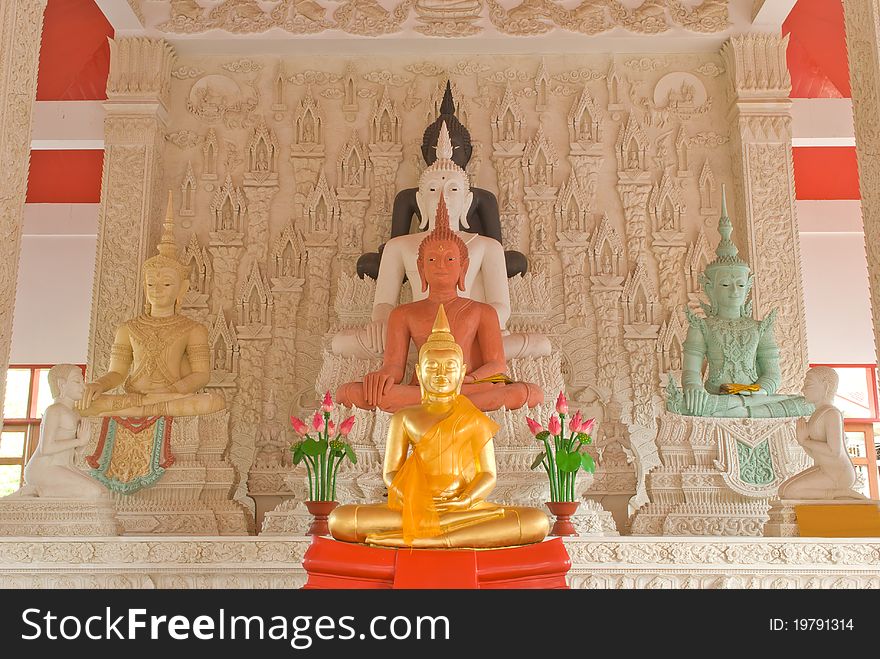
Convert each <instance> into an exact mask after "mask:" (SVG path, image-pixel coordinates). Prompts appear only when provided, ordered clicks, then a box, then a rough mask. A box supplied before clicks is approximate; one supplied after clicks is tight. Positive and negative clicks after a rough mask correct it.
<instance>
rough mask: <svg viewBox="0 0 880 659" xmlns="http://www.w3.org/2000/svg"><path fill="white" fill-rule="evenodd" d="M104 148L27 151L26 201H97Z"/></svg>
mask: <svg viewBox="0 0 880 659" xmlns="http://www.w3.org/2000/svg"><path fill="white" fill-rule="evenodd" d="M103 166H104V151H103V150H98V149H91V150H80V151H31V168H30V174H29V175H28V190H27V203H29V204H96V203H98V202H99V201H101V177H102V168H103Z"/></svg>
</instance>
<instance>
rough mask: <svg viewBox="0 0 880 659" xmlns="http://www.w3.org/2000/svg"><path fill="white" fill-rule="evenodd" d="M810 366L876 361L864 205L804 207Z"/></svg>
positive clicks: (801, 219)
mask: <svg viewBox="0 0 880 659" xmlns="http://www.w3.org/2000/svg"><path fill="white" fill-rule="evenodd" d="M797 212H798V223H799V226H800V230H801V259H802V265H803V275H804V297H805V302H806V311H807V342H808V344H809V355H810V361H811V362H813V363H825V364H866V363H874V362H875V361H876V358H875V354H874V335H873V331H872V328H871V307H870V296H869V293H868V265H867V260H866V258H865V237H864V234H863V233H862V216H861V205H860V203H859V202H858V201H798V202H797Z"/></svg>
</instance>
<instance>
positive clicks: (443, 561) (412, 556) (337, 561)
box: [303, 537, 571, 588]
mask: <svg viewBox="0 0 880 659" xmlns="http://www.w3.org/2000/svg"><path fill="white" fill-rule="evenodd" d="M303 567H305V569H306V572H307V573H308V575H309V579H308V581H307V582H306V585H305V587H306V588H567V587H568V586H567V585H566V583H565V575H566V574H567V573H568V570H569V569H570V568H571V559H570V558H569V556H568V552H566V551H565V546H564V545H563V544H562V540H561V539H560V538H553V539H551V540H545V541H544V542H539V543H537V544H534V545H526V546H524V547H512V548H508V549H482V550H475V549H447V550H442V549H382V548H378V547H368V546H366V545H355V544H351V543H348V542H339V541H337V540H332V539H330V538H322V537H315V538H313V539H312V544H311V546H310V547H309V548H308V550H307V551H306V555H305V559H304V560H303Z"/></svg>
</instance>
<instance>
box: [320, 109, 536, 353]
mask: <svg viewBox="0 0 880 659" xmlns="http://www.w3.org/2000/svg"><path fill="white" fill-rule="evenodd" d="M441 193H442V194H443V197H444V199H445V201H446V207H447V210H448V211H449V224H450V227H451V228H452V230H453V231H455V232H456V233H457V234H458V235H459V237H461V239H462V240H463V241H464V242H465V244H466V245H467V248H468V260H469V262H470V266H469V268H468V274H467V278H466V280H465V290H464V291H463V292H461V296H462V297H467V298H471V299H473V300H477V301H479V302H485V303H486V304H488V305H490V306H492V307H493V308H494V309H495V311H496V312H497V313H498V322H499V324H500V326H501V332H502V335H503V337H504V351H505V355H506V357H507V359H512V358H516V357H540V356H545V355H549V354H550V341H549V339H547V337H545V336H543V335H537V334H510V333H509V332H508V331H507V329H506V326H507V320H508V319H509V318H510V289H509V287H508V283H507V265H506V263H505V259H504V248H503V247H502V246H501V243H499V242H498V241H497V240H494V239H492V238H487V237H486V236H481V235H480V234H477V233H470V232H467V231H461V227H462V226H464V227H467V226H468V224H467V213H468V209H469V208H470V206H471V202H472V200H473V193H472V192H471V189H470V185H469V183H468V176H467V173H466V172H465V171H464V170H463V169H461V167H459V166H458V165H457V164H455V163H454V162H453V161H452V142H451V141H450V139H449V131H448V130H447V128H446V124H445V123H444V124H443V125H442V126H441V129H440V138H439V139H438V141H437V160H436V161H435V162H434V164H433V165H431V166H430V167H428V168H427V169H426V170H425V171H424V172H423V173H422V175H421V177H420V178H419V190H418V192H417V193H416V201H417V203H418V206H419V213H420V214H421V218H422V220H421V224H420V225H419V228H420V229H423V231H421V232H419V233H413V234H408V235H405V236H398V237H397V238H392V239H391V240H389V241H388V242H387V243H386V244H385V248H384V250H383V251H382V262H381V265H380V267H379V277H378V279H377V280H376V295H375V297H374V299H373V312H372V322H371V323H369V324H368V325H366V326H364V327H360V328H355V329H349V330H343V331H342V332H339V333H338V334H337V335H336V336H334V337H333V342H332V346H331V347H332V350H333V353H334V354H337V355H341V356H343V357H358V358H361V359H375V358H378V357H381V356H382V354H383V353H384V352H385V332H386V329H387V322H388V316H389V315H390V314H391V311H392V310H393V309H394V308H395V307H396V306H397V303H398V298H399V296H400V287H401V285H402V284H403V281H404V277H406V278H407V279H408V280H409V285H410V287H411V289H412V299H413V301H418V300H422V299H424V298H425V297H426V296H427V289H426V288H425V287H423V286H422V282H421V278H420V277H419V271H418V267H417V266H416V260H417V257H418V252H419V245H420V244H421V242H422V240H423V239H424V238H425V236H427V235H428V234H429V233H430V232H431V231H433V230H434V223H435V215H436V212H437V205H438V203H439V201H440V195H441Z"/></svg>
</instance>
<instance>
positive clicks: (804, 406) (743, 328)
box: [666, 191, 813, 418]
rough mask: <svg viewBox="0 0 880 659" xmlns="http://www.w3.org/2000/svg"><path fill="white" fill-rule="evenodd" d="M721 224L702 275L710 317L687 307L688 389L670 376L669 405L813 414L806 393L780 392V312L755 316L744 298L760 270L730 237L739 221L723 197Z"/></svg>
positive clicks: (704, 411)
mask: <svg viewBox="0 0 880 659" xmlns="http://www.w3.org/2000/svg"><path fill="white" fill-rule="evenodd" d="M722 195H723V191H722ZM718 231H719V233H720V234H721V241H720V242H719V243H718V248H717V249H716V250H715V253H716V255H717V258H716V259H715V260H714V261H713V262H712V263H710V264H709V265H707V266H706V269H705V271H704V273H703V274H702V275H701V276H700V282H701V283H702V285H703V290H704V291H705V293H706V296H707V297H708V298H709V300H710V304H708V305H703V309H704V311H705V312H706V317H705V318H700V317H698V316H696V315H695V314H694V313H692V312H691V311H690V309H686V310H685V311H686V313H687V317H688V322H689V324H690V327H689V328H688V333H687V337H686V338H685V341H684V346H683V347H684V357H683V360H682V373H681V380H682V388H683V390H684V392H683V393H682V392H681V391H679V390H678V388H677V387H676V385H675V381H674V379H673V378H670V380H669V386H668V387H667V401H666V407H667V409H668V410H669V411H670V412H675V413H676V414H684V415H688V416H703V417H764V418H766V417H787V416H803V415H806V414H809V413H810V412H811V411H812V409H813V406H812V405H811V404H810V403H808V402H807V401H805V400H804V398H803V397H802V396H791V395H782V394H776V393H775V392H776V390H777V388H778V387H779V385H780V381H781V374H780V370H779V348H778V347H777V345H776V339H775V338H774V336H773V320H774V318H775V317H776V313H775V312H772V313H770V314H769V315H768V316H767V317H766V318H764V319H763V320H755V319H754V318H752V313H751V303H750V302H749V303H747V302H746V299H747V298H748V295H749V291H750V290H751V287H752V281H753V277H754V276H753V275H752V273H751V270H750V269H749V266H748V264H747V263H745V262H744V261H742V260H741V259H740V258H739V256H738V250H737V248H736V245H735V244H734V243H733V241H732V240H731V239H730V235H731V233H732V232H733V225H732V224H731V223H730V218H729V217H728V216H727V203H726V200H723V201H722V211H721V219H720V221H719V223H718ZM704 364H707V366H706V369H705V370H706V379H705V382H704V381H703V367H704Z"/></svg>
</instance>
